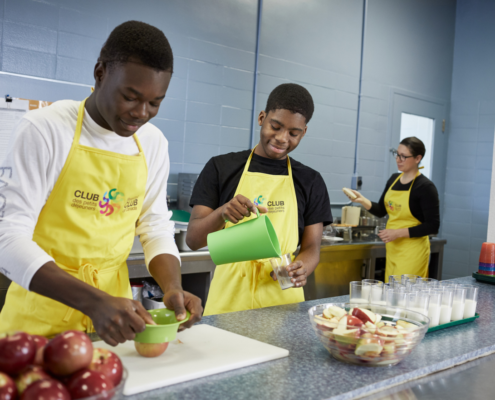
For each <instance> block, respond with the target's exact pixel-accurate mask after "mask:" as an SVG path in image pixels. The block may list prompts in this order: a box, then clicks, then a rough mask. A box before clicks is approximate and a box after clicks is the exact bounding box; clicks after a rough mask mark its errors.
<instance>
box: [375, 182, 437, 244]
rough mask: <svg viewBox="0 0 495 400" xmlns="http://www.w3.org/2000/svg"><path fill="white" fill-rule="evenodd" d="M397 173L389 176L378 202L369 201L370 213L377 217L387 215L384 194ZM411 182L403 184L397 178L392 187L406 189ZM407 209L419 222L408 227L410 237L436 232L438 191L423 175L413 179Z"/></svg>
mask: <svg viewBox="0 0 495 400" xmlns="http://www.w3.org/2000/svg"><path fill="white" fill-rule="evenodd" d="M399 175H400V174H399V173H396V174H393V175H392V176H391V177H390V179H389V180H388V182H387V185H386V186H385V190H384V191H383V193H382V197H380V201H379V202H378V203H373V202H372V203H371V209H370V210H369V211H370V213H372V214H373V215H376V216H377V217H384V216H385V215H387V209H386V208H385V194H386V193H387V191H388V189H389V188H390V186H391V185H392V184H393V183H394V181H395V180H396V179H397V177H398V176H399ZM411 183H412V181H411V182H409V183H406V184H405V185H404V184H402V183H401V182H400V179H399V180H398V181H397V182H396V183H395V185H394V187H393V188H392V189H393V190H397V191H406V190H409V188H410V187H411ZM409 209H410V210H411V214H412V215H413V217H414V218H416V219H417V220H419V221H420V222H421V225H418V226H415V227H413V228H409V236H410V237H422V236H427V235H433V234H437V233H438V229H439V228H440V202H439V200H438V192H437V188H436V187H435V184H434V183H433V182H432V181H430V180H429V179H428V178H427V177H426V176H424V175H419V176H418V177H417V178H416V180H415V181H414V185H413V187H412V188H411V195H410V196H409Z"/></svg>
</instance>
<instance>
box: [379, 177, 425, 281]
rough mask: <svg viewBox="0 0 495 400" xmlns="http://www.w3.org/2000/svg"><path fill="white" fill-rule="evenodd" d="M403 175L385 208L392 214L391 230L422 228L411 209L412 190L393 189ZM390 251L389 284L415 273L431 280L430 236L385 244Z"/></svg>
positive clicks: (386, 201) (387, 261)
mask: <svg viewBox="0 0 495 400" xmlns="http://www.w3.org/2000/svg"><path fill="white" fill-rule="evenodd" d="M402 175H403V174H401V175H399V177H398V178H397V179H396V180H395V181H394V183H392V185H391V186H390V188H389V189H388V191H387V193H386V194H385V208H386V209H387V213H388V222H387V229H402V228H412V227H414V226H418V225H420V224H421V222H420V221H419V220H418V219H416V218H414V216H413V215H412V214H411V210H410V209H409V197H410V195H411V188H412V187H413V185H414V181H415V180H416V178H417V177H418V175H419V172H418V173H417V175H416V177H415V178H414V180H413V181H412V183H411V186H410V187H409V190H408V191H399V190H392V188H393V187H394V185H395V184H396V182H397V181H398V180H399V179H400V177H401V176H402ZM385 248H386V250H387V258H386V267H385V282H388V277H389V276H390V275H402V274H414V275H419V276H422V277H424V278H426V277H428V262H429V259H430V240H429V238H428V236H423V237H417V238H398V239H395V240H393V241H392V242H388V243H386V244H385Z"/></svg>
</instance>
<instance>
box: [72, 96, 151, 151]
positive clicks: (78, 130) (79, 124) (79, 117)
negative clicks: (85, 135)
mask: <svg viewBox="0 0 495 400" xmlns="http://www.w3.org/2000/svg"><path fill="white" fill-rule="evenodd" d="M86 100H88V98H87V97H86V98H85V99H84V100H83V101H81V104H79V110H78V111H77V122H76V130H75V132H74V140H73V141H72V147H75V146H77V145H78V144H79V139H80V138H81V132H82V125H83V118H84V107H85V106H86ZM132 137H133V138H134V141H135V142H136V145H137V147H138V149H139V153H143V148H142V147H141V142H140V141H139V139H138V137H137V135H136V134H134V135H132Z"/></svg>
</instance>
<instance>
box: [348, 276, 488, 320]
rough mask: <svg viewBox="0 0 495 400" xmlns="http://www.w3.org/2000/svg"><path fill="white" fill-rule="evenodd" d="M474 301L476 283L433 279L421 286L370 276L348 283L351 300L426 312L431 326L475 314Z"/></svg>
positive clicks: (476, 289) (475, 302) (475, 298)
mask: <svg viewBox="0 0 495 400" xmlns="http://www.w3.org/2000/svg"><path fill="white" fill-rule="evenodd" d="M422 279H428V278H422ZM477 300H478V288H477V287H476V286H472V285H460V284H455V283H452V282H438V281H436V283H435V285H433V286H431V287H428V286H423V285H422V282H421V281H420V282H417V284H415V285H409V286H408V285H402V284H399V283H397V282H392V283H388V284H384V283H383V282H381V281H378V280H372V279H365V280H363V281H353V282H351V283H350V302H351V303H363V304H364V303H373V304H382V305H388V306H393V307H402V308H406V309H408V310H411V311H416V312H420V313H422V314H424V315H428V317H429V318H430V326H431V327H433V326H437V325H439V324H446V323H449V322H450V321H457V320H461V319H464V318H470V317H474V315H475V313H476V304H477Z"/></svg>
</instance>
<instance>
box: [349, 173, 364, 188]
mask: <svg viewBox="0 0 495 400" xmlns="http://www.w3.org/2000/svg"><path fill="white" fill-rule="evenodd" d="M362 186H363V177H362V176H353V177H352V180H351V189H352V190H361V187H362Z"/></svg>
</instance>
